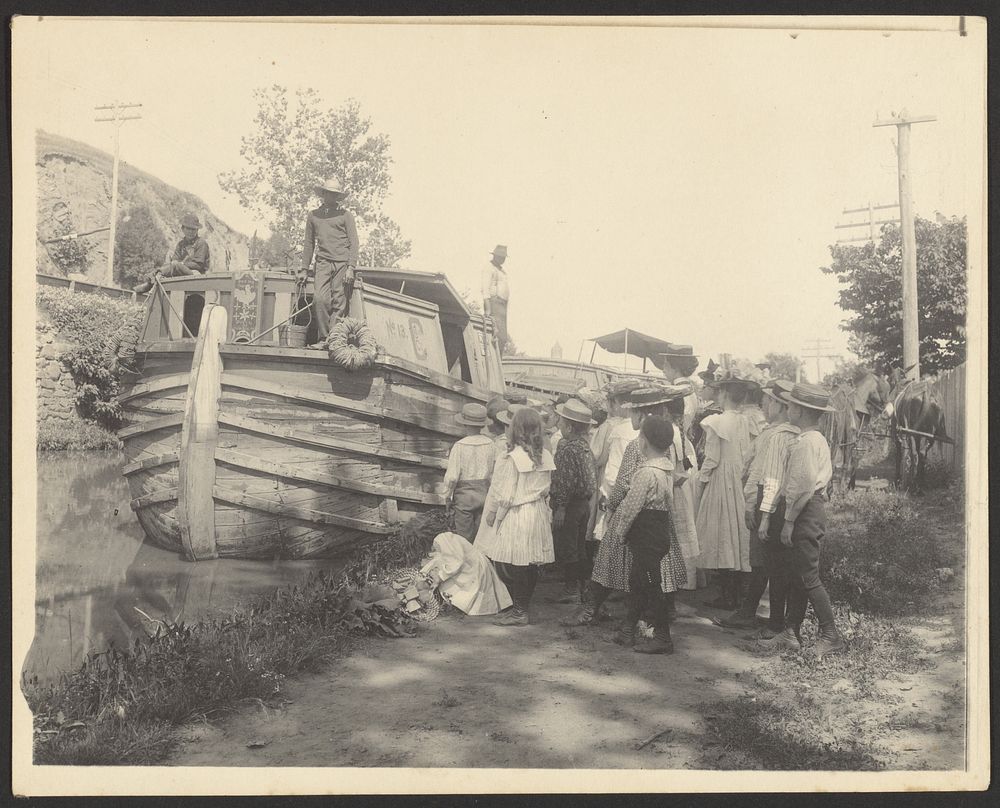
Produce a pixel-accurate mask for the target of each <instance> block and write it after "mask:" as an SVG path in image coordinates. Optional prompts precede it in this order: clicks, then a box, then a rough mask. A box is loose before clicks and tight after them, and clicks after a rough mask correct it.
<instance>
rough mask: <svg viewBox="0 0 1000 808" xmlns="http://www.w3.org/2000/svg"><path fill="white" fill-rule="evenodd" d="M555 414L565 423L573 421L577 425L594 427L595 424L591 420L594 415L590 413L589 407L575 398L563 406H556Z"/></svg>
mask: <svg viewBox="0 0 1000 808" xmlns="http://www.w3.org/2000/svg"><path fill="white" fill-rule="evenodd" d="M556 413H557V414H558V415H559V416H560V417H562V418H565V419H566V420H567V421H573V422H575V423H577V424H589V425H590V426H594V424H596V423H597V422H596V421H595V420H594V418H593V415H594V413H593V412H591V410H590V407H588V406H587V405H586V404H584V403H583V402H582V401H578V400H577V399H575V398H571V399H570V400H569V401H567V402H566V403H565V404H556Z"/></svg>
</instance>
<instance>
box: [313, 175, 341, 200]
mask: <svg viewBox="0 0 1000 808" xmlns="http://www.w3.org/2000/svg"><path fill="white" fill-rule="evenodd" d="M313 190H314V191H327V192H329V193H331V194H340V195H341V196H347V191H345V190H344V186H343V184H342V183H341V182H340V180H339V179H337V178H336V177H328V178H327V179H325V180H323V181H322V182H319V183H317V184H316V185H314V186H313Z"/></svg>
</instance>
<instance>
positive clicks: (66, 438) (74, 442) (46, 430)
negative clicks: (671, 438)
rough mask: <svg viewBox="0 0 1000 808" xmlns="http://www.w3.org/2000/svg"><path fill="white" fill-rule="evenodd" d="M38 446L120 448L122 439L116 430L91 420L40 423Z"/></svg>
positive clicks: (54, 449)
mask: <svg viewBox="0 0 1000 808" xmlns="http://www.w3.org/2000/svg"><path fill="white" fill-rule="evenodd" d="M37 437H38V439H37V442H36V445H37V448H38V449H40V450H41V451H63V450H72V451H81V450H87V449H119V448H121V441H119V440H118V437H117V436H116V435H115V433H114V432H111V431H109V430H107V429H105V428H104V427H102V426H99V425H98V424H94V423H91V422H90V421H74V422H71V423H52V422H51V421H45V422H43V423H41V424H39V425H38V436H37Z"/></svg>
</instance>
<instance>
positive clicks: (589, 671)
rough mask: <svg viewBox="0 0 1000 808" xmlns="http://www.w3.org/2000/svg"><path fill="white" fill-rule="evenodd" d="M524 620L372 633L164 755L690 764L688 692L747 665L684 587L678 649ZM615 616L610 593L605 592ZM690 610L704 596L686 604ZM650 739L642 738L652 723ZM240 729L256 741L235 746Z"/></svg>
mask: <svg viewBox="0 0 1000 808" xmlns="http://www.w3.org/2000/svg"><path fill="white" fill-rule="evenodd" d="M558 591H559V585H558V584H542V585H540V586H539V588H538V593H537V595H536V599H535V601H536V602H535V604H533V613H532V620H533V624H532V625H530V626H528V627H526V628H500V627H498V626H494V625H492V622H491V620H492V618H487V617H464V616H458V617H456V616H446V617H442V618H439V619H438V620H436V621H433V622H431V623H429V624H425V625H423V626H422V627H421V628H420V631H419V634H418V636H417V637H415V638H413V639H401V640H392V641H372V642H368V643H366V644H365V645H364V646H363V647H361V648H360V649H358V650H357V651H355V652H354V653H353V654H352V655H351V656H349V657H347V658H346V659H344V660H342V661H340V662H338V663H336V664H335V665H334V666H332V667H331V668H330V669H329V670H328V671H326V672H324V673H322V674H319V675H313V676H308V677H302V678H299V679H296V680H295V681H292V682H289V683H288V685H287V688H286V694H285V695H286V697H287V698H288V699H289V700H290V703H289V704H287V705H285V706H284V707H283V708H282V709H277V710H276V709H272V708H265V709H249V710H247V711H246V712H244V713H241V714H239V715H236V716H234V717H233V718H232V719H230V720H228V721H226V722H223V723H222V724H218V725H214V726H213V725H204V726H200V727H198V728H196V729H194V730H193V731H192V733H191V736H190V738H189V740H188V741H187V742H186V743H185V745H184V747H183V748H182V749H181V750H180V752H179V754H177V755H176V756H175V757H174V758H173V760H172V761H171V762H172V763H173V764H175V765H185V766H199V765H246V766H415V767H424V766H457V767H475V766H511V767H531V768H537V767H542V768H560V767H598V768H637V767H648V768H670V769H676V768H681V767H685V766H691V767H695V766H697V760H698V758H699V754H700V752H701V745H700V738H701V732H702V729H701V726H700V716H699V712H698V707H699V704H700V703H701V702H702V701H704V700H706V699H713V698H719V697H723V696H732V695H735V694H737V693H738V692H740V690H741V681H740V676H741V675H742V676H745V674H743V673H742V672H743V671H744V670H745V669H746V668H747V667H748V664H750V663H752V660H751V659H750V658H749V655H748V654H746V653H745V652H743V651H741V650H739V649H738V648H737V646H736V640H737V639H738V635H736V634H727V633H724V632H723V631H722V630H721V629H720V628H718V627H716V626H714V625H712V624H711V620H710V617H711V615H714V614H717V612H714V611H712V610H707V609H706V610H704V612H702V613H698V612H696V611H695V608H694V606H693V605H689V604H695V603H696V602H697V601H700V600H701V599H702V598H703V597H704V593H698V594H697V595H696V594H695V593H684V598H683V601H686V602H682V603H681V604H680V605H679V611H680V612H682V614H681V615H680V616H679V618H678V620H677V622H676V623H675V624H674V630H673V633H674V636H675V644H676V646H677V651H676V653H674V654H673V655H672V656H646V655H642V654H636V653H634V652H633V651H632V650H631V649H625V648H620V647H619V646H617V645H614V644H613V643H611V642H610V636H611V630H612V629H611V627H612V625H613V623H610V622H605V623H602V624H600V625H599V626H597V627H593V628H579V629H566V628H563V627H561V626H559V625H558V622H557V620H558V619H559V618H560V617H561V616H562V615H564V614H566V613H568V612H569V611H570V610H571V609H572V607H571V606H563V605H555V604H550V603H547V602H546V598H547V597H552V596H554V595H555V594H556V593H557V592H558ZM611 606H612V609H613V611H614V613H615V616H616V617H617V616H618V615H620V614H621V613H622V611H623V604H621V603H616V604H612V605H611ZM698 608H703V607H698ZM660 732H664V733H665V734H664V735H663V736H662V738H660V739H658V740H656V741H654V742H651V743H649V744H647V745H646V746H645V747H643V748H642V749H641V750H640V749H637V748H636V747H637V745H639V744H641V743H642V742H643V741H646V740H647V739H649V738H651V737H652V736H654V735H655V734H657V733H660ZM251 741H265V742H267V745H266V746H264V747H261V748H257V749H248V748H247V744H248V743H249V742H251Z"/></svg>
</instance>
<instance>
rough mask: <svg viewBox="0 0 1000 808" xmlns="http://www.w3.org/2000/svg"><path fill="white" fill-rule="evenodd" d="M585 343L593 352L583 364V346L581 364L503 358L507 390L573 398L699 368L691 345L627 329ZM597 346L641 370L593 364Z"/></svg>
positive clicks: (687, 372)
mask: <svg viewBox="0 0 1000 808" xmlns="http://www.w3.org/2000/svg"><path fill="white" fill-rule="evenodd" d="M588 341H589V342H592V343H593V349H592V351H591V355H590V361H587V362H584V361H582V358H583V345H581V346H580V361H577V362H572V361H569V360H565V359H549V358H541V357H524V356H518V357H513V356H508V357H504V359H503V372H504V377H505V380H506V382H507V387H508V389H510V390H519V391H521V392H524V393H526V394H529V395H530V394H532V393H536V394H537V393H542V394H545V395H548V396H559V395H561V394H568V395H572V394H573V393H575V392H577V391H578V390H580V389H582V388H585V387H586V388H590V389H599V388H602V387H604V386H605V385H607V384H608V383H610V382H613V381H615V380H617V379H621V378H631V379H638V380H639V381H642V382H649V381H650V380H651V379H652V380H655V379H660V380H661V381H662V380H663V379H664V378H666V377H669V378H668V380H669V381H673V380H674V379H676V378H677V377H678V376H689V375H691V374H692V373H694V371H695V368H696V367H697V366H698V357H697V356H695V355H694V351H693V349H692V347H691V346H690V345H676V344H674V343H672V342H667V341H666V340H662V339H658V338H657V337H650V336H647V335H646V334H642V333H640V332H638V331H635V330H633V329H630V328H626V329H623V330H622V331H616V332H614V333H613V334H606V335H604V336H601V337H595V338H594V339H593V340H588ZM598 346H600V347H601V348H604V350H606V351H609V352H610V353H616V354H623V355H624V356H626V357H627V356H634V357H637V358H639V359H641V360H642V370H641V371H639V370H635V371H629V370H627V369H625V368H613V367H610V366H607V365H600V364H594V355H595V354H596V352H597V348H598Z"/></svg>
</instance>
